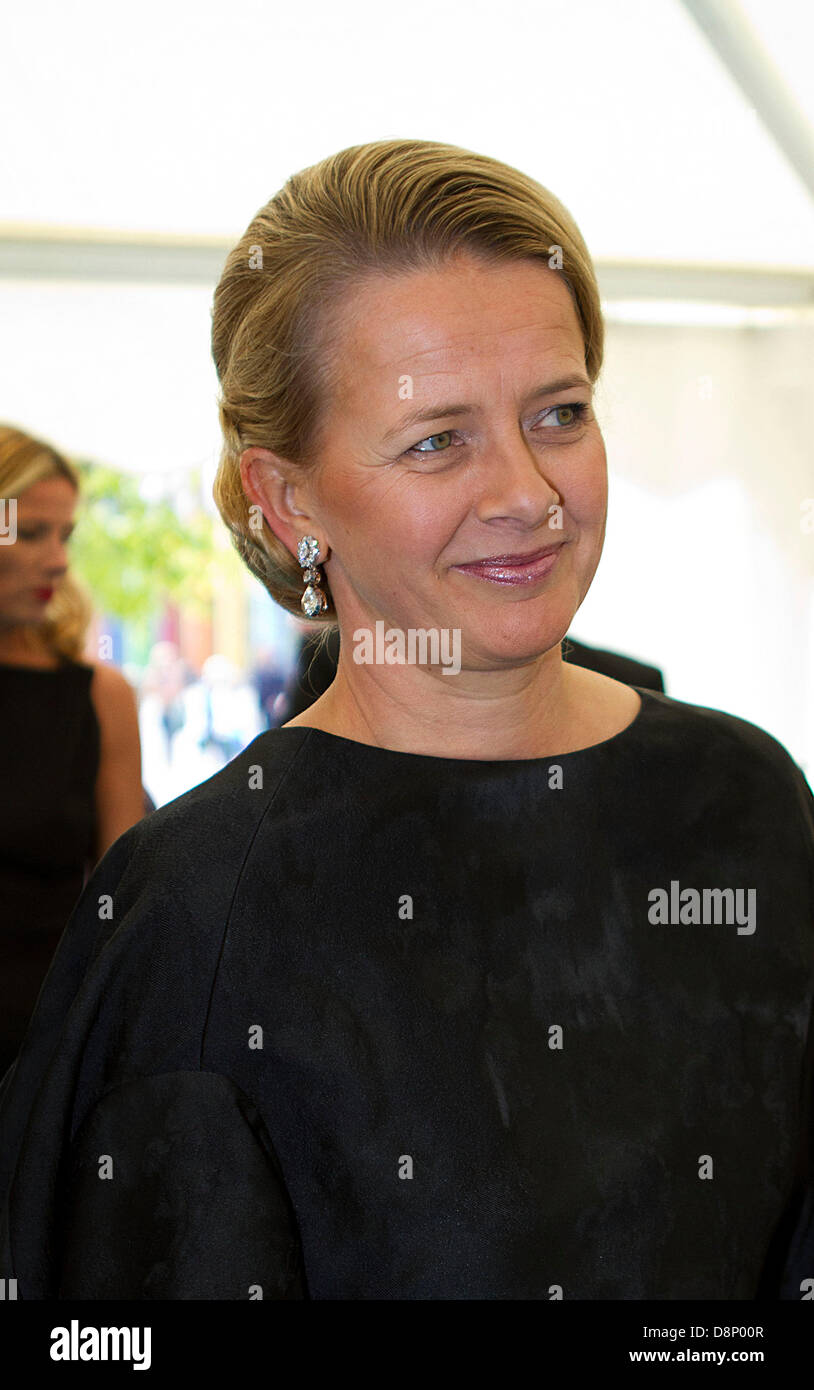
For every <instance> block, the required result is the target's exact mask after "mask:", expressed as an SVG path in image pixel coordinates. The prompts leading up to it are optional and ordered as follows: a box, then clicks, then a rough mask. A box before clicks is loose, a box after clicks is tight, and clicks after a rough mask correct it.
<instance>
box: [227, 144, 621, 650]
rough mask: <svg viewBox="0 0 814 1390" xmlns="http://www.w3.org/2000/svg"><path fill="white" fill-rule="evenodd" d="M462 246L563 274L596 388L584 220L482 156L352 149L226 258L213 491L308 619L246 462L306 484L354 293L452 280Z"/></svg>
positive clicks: (292, 181) (257, 558)
mask: <svg viewBox="0 0 814 1390" xmlns="http://www.w3.org/2000/svg"><path fill="white" fill-rule="evenodd" d="M459 250H466V251H468V252H469V253H471V254H475V255H479V256H480V257H482V258H484V259H486V260H487V261H490V262H499V261H507V260H508V261H511V260H520V259H524V258H526V257H532V258H537V259H539V260H540V261H541V262H543V263H544V264H545V265H546V266H550V268H551V269H552V270H554V271H555V273H556V274H558V275H560V276H561V277H562V279H563V280H564V281H565V283H566V285H567V287H568V289H569V291H570V293H571V297H572V299H573V301H574V305H575V308H576V312H577V317H578V320H579V323H580V327H581V329H582V336H583V342H584V345H585V364H586V368H587V372H588V377H589V379H590V381H591V383H592V384H593V383H594V382H595V381H596V378H597V376H598V375H599V371H600V368H601V365H602V352H603V345H604V324H603V320H602V311H601V307H600V299H599V288H598V285H597V282H596V275H595V273H594V269H593V264H592V262H591V258H590V255H589V253H588V249H587V247H586V245H585V242H584V241H583V239H582V236H581V234H580V232H579V229H578V228H577V226H576V223H575V222H574V220H573V218H572V217H571V215H570V213H569V212H568V211H567V210H566V208H564V207H563V205H562V204H561V203H560V202H559V200H558V199H557V198H555V196H554V195H553V193H550V192H549V191H548V189H546V188H544V187H543V186H542V185H541V184H539V183H537V182H536V181H535V180H534V179H532V178H530V177H528V176H527V175H526V174H523V173H521V172H520V171H519V170H517V169H514V168H512V167H510V166H509V165H507V164H503V163H501V162H500V161H499V160H496V159H491V158H489V157H488V156H485V155H479V154H475V153H473V152H472V151H470V150H465V149H459V148H458V147H457V146H454V145H444V144H439V143H436V142H435V141H425V140H382V141H376V142H374V143H371V144H366V145H353V146H351V147H350V148H349V149H345V150H342V151H340V153H338V154H335V155H332V156H330V157H329V158H327V159H324V160H322V161H321V162H320V163H319V164H315V165H312V166H311V167H310V168H307V169H303V170H301V171H300V172H299V173H297V174H293V175H292V176H291V178H289V179H288V180H287V182H286V183H285V185H284V186H283V188H282V189H281V190H280V191H279V192H278V193H276V194H275V195H274V197H273V198H271V199H270V201H269V202H268V203H266V204H265V206H264V207H263V208H261V209H260V211H259V212H258V213H257V214H256V216H255V217H254V218H253V219H252V221H251V222H250V223H249V226H248V228H247V229H246V231H245V232H244V233H243V236H242V237H241V238H240V240H239V242H238V243H237V245H236V246H235V247H234V248H233V249H232V251H231V252H230V253H229V256H228V257H227V259H226V263H225V266H224V269H223V273H222V275H221V278H220V281H219V283H218V286H217V289H216V290H215V296H214V302H213V309H212V356H213V358H214V361H215V366H216V368H217V373H218V379H219V382H220V387H221V392H220V400H219V414H220V423H221V430H222V433H223V447H222V450H221V456H220V462H219V466H218V471H217V476H216V478H215V484H214V488H213V496H214V498H215V502H216V504H217V507H218V510H219V511H220V514H221V516H222V517H223V520H224V521H225V522H226V525H227V526H228V527H229V530H230V532H231V536H232V541H233V544H234V545H235V547H236V549H237V550H238V552H239V553H240V555H241V556H242V558H243V559H244V561H245V562H246V564H247V565H248V567H249V569H250V570H251V571H252V573H253V574H255V575H256V576H257V577H258V578H259V579H260V580H261V582H262V583H263V584H264V585H265V587H266V589H267V590H268V592H269V594H270V595H271V597H272V598H273V599H274V600H275V601H276V602H277V603H279V604H280V605H281V606H282V607H283V608H285V609H286V610H287V611H288V612H290V613H294V614H295V615H296V616H297V617H298V618H302V609H301V607H300V597H301V595H302V592H303V581H302V572H301V570H300V567H299V565H298V564H297V561H296V559H295V558H294V557H293V556H292V555H291V554H290V553H289V551H288V550H287V549H286V547H285V546H284V545H283V544H282V542H281V541H279V540H278V539H277V537H276V536H275V535H274V533H273V532H272V531H271V529H270V528H269V526H268V525H267V523H266V521H265V519H264V518H261V517H258V511H259V509H255V510H254V512H250V510H249V509H250V507H251V505H252V504H251V503H250V501H249V499H248V497H247V496H246V493H245V492H244V490H243V483H242V480H241V477H240V456H241V453H242V452H243V450H244V449H248V448H249V447H251V446H260V447H261V448H265V449H270V450H271V451H272V452H274V453H276V454H278V455H279V456H280V457H282V458H284V459H286V460H287V461H288V462H289V463H290V464H293V465H295V466H297V467H298V468H300V469H301V470H302V471H303V474H304V473H305V472H306V471H308V470H310V469H312V468H315V467H316V466H317V465H318V460H319V433H320V428H321V425H322V423H323V421H324V419H325V417H326V415H327V411H328V409H329V406H330V401H331V394H332V391H333V389H334V387H335V385H336V373H335V368H336V365H337V362H336V358H335V357H334V358H333V359H332V357H331V347H332V342H333V341H335V340H336V336H337V334H338V331H339V327H340V325H339V322H338V318H339V311H340V310H341V309H342V308H343V307H344V306H345V304H346V303H347V302H348V301H349V300H351V299H352V295H353V290H354V287H355V286H357V285H359V283H360V282H361V281H362V280H363V279H364V278H365V277H367V276H370V275H382V274H384V275H399V274H403V273H405V272H409V271H411V270H428V269H439V268H441V267H442V266H443V264H444V262H445V261H446V260H447V259H448V258H449V257H450V256H451V255H453V254H454V253H455V252H457V251H459ZM558 257H561V267H562V268H559V260H558ZM250 522H252V524H250ZM386 540H387V538H386V537H382V542H383V544H386ZM322 587H323V589H324V591H325V595H326V597H327V599H328V607H327V609H326V610H325V611H324V612H323V614H322V615H321V616H320V617H318V618H317V619H316V620H315V623H314V625H315V627H316V626H317V624H319V625H321V626H322V627H323V628H324V629H325V630H324V632H323V634H322V636H323V637H327V636H328V634H329V632H330V631H331V629H332V628H335V627H336V626H337V624H336V609H335V607H334V604H333V600H332V598H331V593H330V585H329V583H328V578H327V575H325V576H324V580H323V585H322Z"/></svg>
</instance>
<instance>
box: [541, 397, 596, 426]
mask: <svg viewBox="0 0 814 1390" xmlns="http://www.w3.org/2000/svg"><path fill="white" fill-rule="evenodd" d="M587 409H588V405H587V402H586V401H572V402H571V404H570V405H552V406H551V408H550V410H546V411H545V412H544V414H543V419H544V420H546V419H547V418H548V416H549V415H555V416H557V417H559V416H561V415H563V414H564V415H565V416H566V419H565V420H562V419H558V424H559V426H560V429H564V430H567V429H571V428H572V427H573V426H574V425H578V424H579V423H580V422H581V421H582V419H583V418H584V416H585V412H586V411H587Z"/></svg>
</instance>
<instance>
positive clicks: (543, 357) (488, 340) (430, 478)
mask: <svg viewBox="0 0 814 1390" xmlns="http://www.w3.org/2000/svg"><path fill="white" fill-rule="evenodd" d="M340 324H341V332H340V335H339V339H338V342H337V344H336V347H335V350H336V351H338V353H339V362H340V366H341V387H340V389H339V391H338V392H337V393H336V395H335V399H334V400H333V402H332V410H331V415H330V417H329V419H328V421H327V426H326V427H325V428H324V429H323V431H322V432H321V441H322V448H321V453H320V465H319V467H318V469H317V472H316V473H315V474H314V475H311V477H310V478H309V479H308V482H307V484H306V486H305V488H304V489H300V488H298V489H296V491H295V496H297V497H298V498H299V499H300V500H301V505H302V506H303V507H304V509H305V510H306V512H307V514H308V516H309V518H310V519H311V520H312V521H313V522H315V523H316V524H317V525H318V527H319V529H320V532H321V534H322V535H324V538H325V540H326V541H327V544H328V545H329V546H330V547H331V554H330V557H329V559H328V560H327V562H326V564H325V572H326V573H327V576H328V579H329V582H330V586H331V591H332V594H333V596H334V602H335V604H336V609H337V615H338V618H339V622H340V628H341V630H342V632H343V637H344V638H345V640H347V639H348V637H352V634H353V631H354V630H355V629H356V628H358V627H370V628H373V627H374V624H375V623H376V621H377V620H379V619H383V620H384V622H385V624H386V625H387V627H395V628H400V629H402V630H406V629H408V628H411V627H412V628H433V627H435V628H450V629H454V628H460V629H461V657H462V668H464V669H494V668H499V667H501V666H507V665H513V664H516V663H518V662H523V661H528V660H530V659H533V658H534V657H535V656H538V655H540V654H541V653H542V652H544V651H547V650H549V648H551V647H553V646H554V645H555V644H556V643H558V642H559V641H560V639H561V638H562V637H563V636H564V634H565V633H566V631H567V630H568V627H569V625H570V623H571V620H572V618H573V615H574V613H575V612H576V610H577V609H578V608H579V606H580V604H581V603H582V600H583V598H584V597H585V594H586V593H587V591H588V588H589V586H590V584H591V581H592V579H593V576H594V572H595V570H596V567H597V564H598V562H599V557H600V554H601V551H602V544H603V540H604V533H605V519H606V511H607V473H606V460H605V448H604V443H603V440H602V435H601V433H600V430H599V426H598V424H597V422H596V420H595V419H594V416H593V413H592V410H591V395H592V393H591V386H590V383H589V381H588V377H587V373H586V369H585V358H584V348H583V342H582V335H581V332H580V328H579V323H578V320H577V315H576V311H575V309H574V305H573V301H572V299H571V296H570V294H569V292H568V290H567V288H566V286H565V285H564V283H563V282H562V280H561V279H560V278H559V277H558V275H557V274H556V273H555V272H554V271H552V270H549V269H548V267H547V266H545V265H543V264H540V263H537V262H534V261H530V260H524V261H521V262H510V263H508V264H503V265H494V264H492V265H490V264H483V263H481V262H478V261H476V260H474V259H472V258H471V257H463V256H460V257H459V258H458V259H457V260H456V261H455V262H454V263H453V264H450V265H448V266H447V267H446V268H445V269H443V270H441V271H427V272H423V271H422V272H417V273H413V274H409V275H405V276H403V277H401V278H399V279H395V280H392V279H386V278H384V277H376V278H375V279H372V280H369V281H367V282H365V283H364V284H363V285H362V286H361V287H360V288H359V289H358V290H357V291H356V292H355V293H354V294H353V296H352V299H351V300H350V301H349V305H348V306H347V307H346V308H345V310H344V313H343V317H342V318H341V320H340ZM556 383H560V384H559V385H557V384H556ZM410 393H411V394H410ZM413 412H416V413H420V414H421V415H422V416H423V417H424V418H423V419H421V420H414V421H413V422H410V421H409V420H408V417H409V416H410V415H411V414H412V413H413ZM557 503H560V504H561V511H560V512H559V513H558V511H557V508H556V504H557ZM551 546H557V547H558V549H557V555H556V560H555V562H554V564H553V566H552V567H550V568H549V570H548V572H547V573H545V574H543V575H541V576H539V577H537V578H535V579H533V580H532V581H531V582H521V583H518V582H514V583H509V582H506V581H507V579H510V578H511V577H512V571H508V572H507V571H506V570H503V571H500V570H498V569H492V570H490V571H488V572H483V571H481V572H473V571H471V570H469V571H467V570H464V569H461V568H459V567H460V566H462V565H471V564H472V563H473V562H475V561H483V560H484V559H488V558H491V557H494V556H499V557H506V556H517V555H524V556H527V555H530V554H533V553H535V552H537V551H539V550H540V549H541V548H543V547H551ZM514 575H515V577H517V572H516V571H514ZM374 630H375V629H374Z"/></svg>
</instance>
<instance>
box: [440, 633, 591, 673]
mask: <svg viewBox="0 0 814 1390" xmlns="http://www.w3.org/2000/svg"><path fill="white" fill-rule="evenodd" d="M567 631H568V623H567V622H566V623H565V624H559V623H556V624H550V623H547V624H546V625H545V627H544V628H542V629H541V628H540V626H539V624H538V625H537V626H536V627H533V628H532V627H530V626H528V627H525V626H524V627H515V628H513V629H512V630H511V631H503V632H499V631H497V625H496V624H492V625H486V624H485V625H484V627H483V628H482V629H478V630H474V629H473V628H472V627H471V626H469V627H467V626H464V627H463V629H462V632H461V662H462V666H463V667H465V668H468V669H470V670H472V669H477V668H478V667H482V668H483V669H489V668H491V667H494V666H511V665H513V664H516V665H527V664H528V663H529V662H531V661H536V660H537V659H538V658H539V657H541V656H543V655H544V654H545V653H546V652H548V651H550V650H551V648H552V647H558V646H559V644H560V642H561V641H562V639H563V637H564V636H565V634H566V632H567Z"/></svg>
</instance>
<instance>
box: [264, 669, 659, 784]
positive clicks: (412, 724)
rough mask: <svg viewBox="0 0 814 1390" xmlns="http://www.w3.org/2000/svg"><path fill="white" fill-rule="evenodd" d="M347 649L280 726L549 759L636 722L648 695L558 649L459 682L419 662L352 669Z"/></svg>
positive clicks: (441, 749) (378, 741) (406, 748)
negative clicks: (319, 690) (321, 689)
mask: <svg viewBox="0 0 814 1390" xmlns="http://www.w3.org/2000/svg"><path fill="white" fill-rule="evenodd" d="M343 655H344V649H341V650H340V657H339V665H338V668H337V674H336V677H335V679H334V681H333V683H332V684H331V685H330V686H329V687H328V690H327V691H326V692H325V694H324V695H322V696H320V698H319V699H318V700H316V701H315V702H314V704H312V705H311V706H310V707H309V708H308V709H307V710H304V711H303V713H302V714H300V715H297V716H296V718H294V719H292V720H290V721H289V724H287V725H284V726H283V727H285V728H288V727H292V726H294V727H296V726H300V727H306V728H308V727H310V728H315V729H322V730H324V731H325V732H326V733H330V734H337V735H339V736H340V737H342V738H348V739H352V740H353V741H354V742H356V743H366V744H371V745H373V746H375V747H379V748H392V749H396V750H398V751H401V752H405V753H423V754H426V755H428V756H430V757H440V758H444V757H450V758H475V759H482V758H488V759H490V760H497V761H503V760H509V759H518V758H545V757H548V756H549V755H552V756H553V755H556V754H557V753H563V754H564V753H568V752H575V751H577V750H578V749H580V748H588V747H591V746H592V745H594V744H596V743H602V742H604V740H605V739H608V738H612V737H613V736H614V735H615V734H617V733H620V732H621V731H622V730H623V729H624V728H626V727H627V725H628V724H630V723H632V721H633V719H634V718H635V717H636V714H637V713H638V710H639V709H640V707H641V701H640V699H639V697H638V695H636V693H635V691H633V690H632V689H631V688H630V687H629V686H626V685H622V684H621V683H620V682H619V681H614V680H611V679H610V678H609V677H607V676H601V675H599V674H597V673H596V672H594V671H586V670H584V669H583V668H582V667H577V666H570V665H569V664H568V663H567V662H563V661H562V659H561V655H560V650H559V647H557V648H553V649H552V651H551V652H550V653H546V654H545V656H544V657H542V658H540V660H539V661H538V662H537V663H534V664H530V665H529V666H526V667H523V668H521V669H520V670H514V671H505V672H469V673H466V675H467V676H468V677H469V678H468V679H466V678H464V680H462V679H461V676H456V678H455V683H454V685H453V686H451V687H449V686H447V687H445V686H443V685H441V686H438V685H435V684H433V682H435V681H438V680H439V679H440V680H443V677H440V676H439V675H438V674H430V673H428V672H427V671H426V670H424V671H422V670H420V669H418V668H416V667H413V668H405V667H403V666H402V667H389V668H386V669H385V668H382V667H379V668H378V670H376V668H375V667H366V668H365V667H362V668H357V669H356V670H354V671H352V672H350V673H348V668H347V664H346V663H347V658H345V660H344V662H343Z"/></svg>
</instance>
